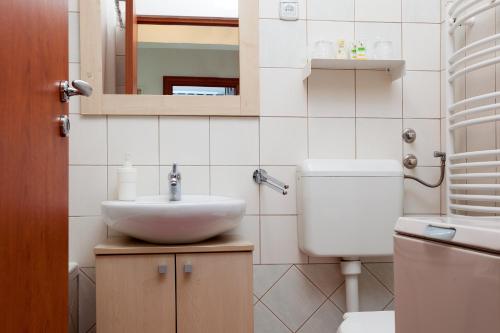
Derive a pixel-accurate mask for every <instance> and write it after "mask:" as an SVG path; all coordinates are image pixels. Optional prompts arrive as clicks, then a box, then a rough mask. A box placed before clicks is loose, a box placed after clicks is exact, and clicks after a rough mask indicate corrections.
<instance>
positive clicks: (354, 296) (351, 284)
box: [340, 258, 361, 312]
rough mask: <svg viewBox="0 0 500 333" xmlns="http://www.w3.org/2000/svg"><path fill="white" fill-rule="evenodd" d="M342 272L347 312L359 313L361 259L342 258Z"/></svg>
mask: <svg viewBox="0 0 500 333" xmlns="http://www.w3.org/2000/svg"><path fill="white" fill-rule="evenodd" d="M340 270H341V272H342V274H343V275H344V277H345V298H346V307H347V312H358V311H359V286H358V280H359V274H361V261H360V260H359V258H342V261H341V263H340Z"/></svg>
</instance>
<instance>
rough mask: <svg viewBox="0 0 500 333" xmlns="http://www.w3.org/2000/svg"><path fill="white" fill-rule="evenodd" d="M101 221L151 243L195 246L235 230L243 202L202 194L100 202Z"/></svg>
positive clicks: (243, 210) (242, 210)
mask: <svg viewBox="0 0 500 333" xmlns="http://www.w3.org/2000/svg"><path fill="white" fill-rule="evenodd" d="M101 208H102V215H103V217H104V221H105V222H106V224H107V225H108V226H110V227H111V228H113V229H115V230H117V231H120V232H122V233H124V234H126V235H129V236H132V237H135V238H138V239H142V240H144V241H147V242H151V243H161V244H181V243H195V242H200V241H202V240H205V239H208V238H211V237H214V236H216V235H218V234H221V233H223V232H226V231H229V230H231V229H233V228H236V227H237V226H238V225H239V224H240V222H241V219H242V218H243V214H244V213H245V201H244V200H240V199H232V198H226V197H216V196H206V195H183V196H182V200H181V201H168V198H167V197H166V196H153V197H141V198H138V199H137V201H104V202H103V203H102V204H101Z"/></svg>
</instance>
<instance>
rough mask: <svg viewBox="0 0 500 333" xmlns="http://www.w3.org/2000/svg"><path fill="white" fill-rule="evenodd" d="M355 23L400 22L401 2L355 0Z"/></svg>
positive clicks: (395, 0) (398, 0)
mask: <svg viewBox="0 0 500 333" xmlns="http://www.w3.org/2000/svg"><path fill="white" fill-rule="evenodd" d="M356 21H379V22H401V0H377V1H374V0H356Z"/></svg>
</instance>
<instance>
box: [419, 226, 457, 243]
mask: <svg viewBox="0 0 500 333" xmlns="http://www.w3.org/2000/svg"><path fill="white" fill-rule="evenodd" d="M456 233H457V230H456V229H455V228H445V227H436V226H433V225H428V226H427V227H426V228H425V230H424V236H425V237H429V238H432V239H438V240H444V241H451V240H452V239H453V237H455V234H456Z"/></svg>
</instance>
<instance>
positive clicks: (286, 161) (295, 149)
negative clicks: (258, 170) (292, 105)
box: [260, 118, 307, 165]
mask: <svg viewBox="0 0 500 333" xmlns="http://www.w3.org/2000/svg"><path fill="white" fill-rule="evenodd" d="M260 135H261V137H260V157H261V164H264V165H297V164H298V163H300V162H301V161H303V160H304V159H306V158H307V119H305V118H261V121H260Z"/></svg>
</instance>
